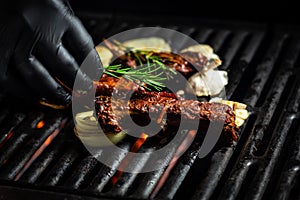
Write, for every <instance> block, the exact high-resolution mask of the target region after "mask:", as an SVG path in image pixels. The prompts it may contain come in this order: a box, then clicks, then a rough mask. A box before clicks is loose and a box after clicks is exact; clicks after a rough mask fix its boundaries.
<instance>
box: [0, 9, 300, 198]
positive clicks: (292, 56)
mask: <svg viewBox="0 0 300 200" xmlns="http://www.w3.org/2000/svg"><path fill="white" fill-rule="evenodd" d="M155 19H156V18H153V17H151V18H149V19H148V18H147V17H145V19H144V18H138V19H136V18H132V17H130V16H114V17H112V16H105V15H103V16H101V15H100V16H91V15H84V14H83V15H82V20H83V22H84V24H85V25H86V27H87V29H88V30H89V32H90V33H91V34H92V36H93V38H94V41H95V43H99V42H100V41H101V39H102V38H103V37H109V36H110V35H113V34H115V33H118V32H120V31H123V30H127V29H130V28H135V27H144V26H161V27H165V28H171V29H174V30H177V31H180V32H182V33H185V34H187V35H189V36H191V37H192V38H193V39H195V40H196V41H198V42H199V43H205V44H209V45H211V46H212V47H213V48H214V50H215V51H216V53H217V54H218V55H219V56H220V58H221V59H222V61H223V64H222V66H221V68H222V69H224V70H227V71H228V73H229V84H228V85H227V86H226V93H227V96H228V98H229V99H231V100H234V101H239V102H243V103H246V104H247V105H248V106H249V107H250V111H251V115H250V117H249V118H248V120H247V121H246V123H245V125H243V127H242V130H241V131H240V138H239V141H238V143H237V145H236V146H234V147H226V148H225V147H223V148H221V149H220V150H218V151H216V152H214V153H212V154H211V155H209V156H206V157H205V158H201V159H200V158H199V157H198V153H199V151H198V150H199V148H200V144H199V143H197V141H196V142H194V143H193V144H192V145H191V146H190V148H189V149H188V150H187V151H186V152H185V153H184V154H183V155H182V156H181V157H180V158H179V160H178V161H177V163H176V165H175V166H174V167H173V168H172V169H171V170H170V171H169V175H168V177H167V178H166V180H165V182H164V183H163V184H162V185H161V187H159V190H158V189H157V184H158V183H159V181H160V179H161V177H162V176H164V174H166V169H161V170H157V171H153V172H149V173H140V174H132V173H125V172H124V173H121V172H120V171H118V168H119V166H120V165H121V163H122V160H123V159H124V158H125V157H126V155H125V154H124V155H112V156H113V157H115V163H114V164H113V167H112V168H110V167H107V166H105V165H103V164H102V163H100V162H98V161H97V160H96V159H95V158H94V157H92V156H91V155H90V154H89V153H88V152H87V150H86V149H85V148H84V146H83V145H82V144H81V142H80V141H79V140H78V139H77V138H76V136H75V135H74V133H73V126H74V124H73V120H72V118H71V117H70V110H66V111H58V110H51V109H48V108H44V107H41V106H38V105H28V106H27V105H26V106H24V105H22V104H20V102H16V100H10V99H8V98H7V97H6V96H2V97H1V102H0V107H1V112H0V130H1V132H0V191H1V193H0V199H1V198H3V199H7V198H10V199H12V198H22V197H24V195H27V196H28V197H39V198H48V199H57V198H61V199H65V198H75V199H80V198H84V199H149V198H150V197H154V198H156V199H182V197H184V198H186V199H270V198H271V199H299V198H300V193H299V190H297V188H299V184H300V182H299V170H300V126H299V125H300V106H299V104H300V79H299V77H300V56H299V52H300V31H297V30H296V29H295V30H293V29H291V27H284V26H280V25H278V26H269V25H268V24H255V23H246V22H245V23H244V22H230V21H224V22H222V23H220V22H219V21H218V22H217V21H204V20H202V21H201V20H199V21H196V20H194V21H193V20H191V21H190V22H188V23H181V21H180V20H178V21H176V20H177V19H172V20H164V21H165V22H163V21H162V20H161V19H160V20H159V17H157V22H159V23H154V22H155V21H156V20H155ZM141 21H143V23H141ZM173 24H185V25H180V26H176V25H173ZM100 25H101V26H100ZM101 33H106V34H102V35H101ZM123 145H124V146H123V148H124V149H128V151H129V150H130V148H131V146H132V143H131V142H127V143H126V142H124V144H123ZM140 151H143V148H141V149H140ZM174 152H175V151H174ZM174 152H170V156H173V155H174ZM99 154H101V152H99ZM100 156H101V155H100ZM131 162H136V163H137V164H136V166H137V168H139V167H142V166H143V165H144V164H145V163H146V162H147V158H145V160H143V161H141V160H134V159H133V160H131ZM116 177H117V179H116Z"/></svg>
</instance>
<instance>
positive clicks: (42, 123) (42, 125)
mask: <svg viewBox="0 0 300 200" xmlns="http://www.w3.org/2000/svg"><path fill="white" fill-rule="evenodd" d="M44 126H45V122H44V121H43V120H41V121H39V122H38V123H37V124H36V126H35V128H37V129H40V128H43V127H44Z"/></svg>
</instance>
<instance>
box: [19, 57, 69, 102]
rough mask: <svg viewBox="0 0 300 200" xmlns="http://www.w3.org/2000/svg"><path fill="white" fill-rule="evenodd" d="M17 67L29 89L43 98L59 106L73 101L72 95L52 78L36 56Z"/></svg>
mask: <svg viewBox="0 0 300 200" xmlns="http://www.w3.org/2000/svg"><path fill="white" fill-rule="evenodd" d="M16 67H17V69H18V71H19V73H20V75H21V76H22V77H23V79H24V80H25V81H26V83H27V84H28V85H29V87H30V88H32V90H33V91H34V92H36V93H37V94H39V96H40V97H41V98H46V99H47V100H50V101H53V103H57V104H68V103H69V102H70V101H71V95H70V94H69V93H67V92H66V91H65V90H64V88H63V87H62V86H61V85H60V84H58V83H57V82H56V81H55V80H54V78H52V76H51V75H50V74H49V72H48V71H47V70H46V69H45V68H44V66H43V65H42V64H41V63H40V62H39V61H38V60H37V59H36V58H35V57H34V56H31V57H30V59H29V60H28V61H27V62H24V63H20V64H17V65H16Z"/></svg>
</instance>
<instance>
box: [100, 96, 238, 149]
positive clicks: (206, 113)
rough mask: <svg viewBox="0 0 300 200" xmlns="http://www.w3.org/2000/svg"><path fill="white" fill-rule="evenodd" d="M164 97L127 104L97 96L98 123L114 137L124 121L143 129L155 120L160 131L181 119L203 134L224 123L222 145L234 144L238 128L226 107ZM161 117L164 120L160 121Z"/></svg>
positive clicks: (136, 99)
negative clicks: (214, 123)
mask: <svg viewBox="0 0 300 200" xmlns="http://www.w3.org/2000/svg"><path fill="white" fill-rule="evenodd" d="M164 95H165V93H162V94H159V93H158V95H155V96H154V95H142V96H140V98H139V99H138V98H132V99H131V100H130V101H129V102H126V101H124V100H112V98H111V97H107V96H98V97H97V98H96V109H97V116H98V120H99V122H100V124H101V126H102V128H103V129H104V131H105V132H106V131H107V132H115V133H118V132H120V131H121V130H122V127H121V126H120V123H119V122H122V121H125V120H126V118H127V117H132V118H133V119H137V121H136V122H137V123H138V124H140V125H146V124H147V121H149V120H150V117H149V116H155V117H156V118H155V119H156V122H157V123H158V124H160V125H161V126H162V127H166V126H179V125H180V122H181V120H182V119H183V120H186V122H188V123H194V124H197V123H199V129H200V131H206V129H207V127H208V125H209V123H210V122H212V121H214V122H221V123H224V127H223V132H222V136H221V137H225V141H227V142H228V143H230V144H231V143H232V142H233V141H237V138H238V135H237V132H238V131H239V128H238V127H237V126H236V124H235V114H234V112H233V110H232V108H231V107H229V106H228V105H225V104H220V103H209V102H200V101H197V100H179V99H176V98H172V97H167V96H164ZM127 111H129V113H130V116H128V112H127ZM164 116H166V117H165V118H166V120H162V119H163V117H164ZM143 123H146V124H143ZM166 133H167V131H166Z"/></svg>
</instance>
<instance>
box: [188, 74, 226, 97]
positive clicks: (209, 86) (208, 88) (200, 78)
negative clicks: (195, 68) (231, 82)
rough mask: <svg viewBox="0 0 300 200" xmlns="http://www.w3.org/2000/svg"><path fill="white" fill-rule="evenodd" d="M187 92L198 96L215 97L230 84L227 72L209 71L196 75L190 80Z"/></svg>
mask: <svg viewBox="0 0 300 200" xmlns="http://www.w3.org/2000/svg"><path fill="white" fill-rule="evenodd" d="M187 84H188V85H187V87H186V90H187V92H189V93H192V94H195V95H196V96H214V95H217V94H219V93H220V92H221V91H222V90H223V89H224V86H225V85H227V84H228V76H227V72H226V71H221V70H209V71H207V72H206V73H196V74H194V75H193V76H191V77H190V78H189V80H188V83H187Z"/></svg>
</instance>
